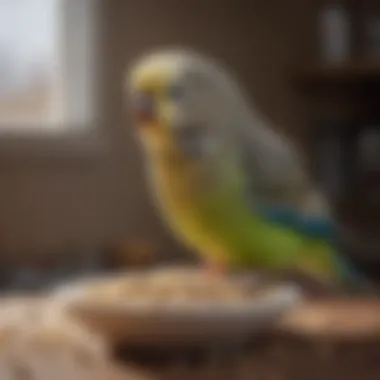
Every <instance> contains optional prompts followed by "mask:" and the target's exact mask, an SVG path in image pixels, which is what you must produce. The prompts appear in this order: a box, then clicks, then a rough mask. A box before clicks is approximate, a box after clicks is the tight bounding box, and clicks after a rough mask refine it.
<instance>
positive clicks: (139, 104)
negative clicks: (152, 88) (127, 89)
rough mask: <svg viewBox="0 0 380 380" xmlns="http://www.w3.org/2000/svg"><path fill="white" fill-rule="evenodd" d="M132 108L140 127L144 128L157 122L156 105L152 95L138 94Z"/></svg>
mask: <svg viewBox="0 0 380 380" xmlns="http://www.w3.org/2000/svg"><path fill="white" fill-rule="evenodd" d="M132 108H133V116H134V119H135V121H136V123H137V125H138V126H141V127H144V126H148V125H152V124H153V123H154V122H155V119H156V115H155V104H154V98H153V95H152V94H149V93H143V92H140V93H138V94H136V96H135V99H134V103H133V107H132Z"/></svg>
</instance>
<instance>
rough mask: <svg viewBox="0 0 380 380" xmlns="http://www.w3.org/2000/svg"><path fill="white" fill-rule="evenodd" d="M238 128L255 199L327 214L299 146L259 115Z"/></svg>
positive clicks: (322, 215)
mask: <svg viewBox="0 0 380 380" xmlns="http://www.w3.org/2000/svg"><path fill="white" fill-rule="evenodd" d="M254 123H255V124H254V125H251V124H248V123H242V125H241V126H240V128H238V135H239V137H238V138H239V142H238V144H239V147H240V149H241V154H242V160H243V164H244V166H245V171H246V173H247V177H248V181H249V186H250V191H252V192H253V194H254V197H255V199H256V201H258V202H263V203H273V204H278V205H280V206H291V207H292V208H296V209H299V210H300V211H303V212H305V213H312V214H315V215H316V216H320V217H324V218H327V217H329V215H330V210H329V206H328V204H327V201H326V199H325V197H324V194H323V193H322V192H321V191H319V189H318V188H317V185H316V183H313V181H312V180H311V178H310V175H309V174H308V172H307V170H306V167H305V162H304V160H303V158H302V157H301V155H300V153H299V151H298V149H297V147H296V146H295V145H294V144H292V143H291V141H290V140H289V139H287V138H286V137H285V136H283V135H282V134H281V133H279V132H277V131H274V130H273V129H272V128H269V127H268V126H267V123H266V124H265V123H264V121H263V119H262V118H259V117H256V118H255V119H254Z"/></svg>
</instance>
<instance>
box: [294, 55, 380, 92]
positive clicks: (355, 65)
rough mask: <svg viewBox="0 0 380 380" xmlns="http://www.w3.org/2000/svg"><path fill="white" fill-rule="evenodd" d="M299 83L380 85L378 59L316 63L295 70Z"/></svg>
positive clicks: (379, 63) (308, 84)
mask: <svg viewBox="0 0 380 380" xmlns="http://www.w3.org/2000/svg"><path fill="white" fill-rule="evenodd" d="M295 79H296V81H297V82H298V83H299V84H301V85H307V86H310V85H323V84H325V85H368V84H370V85H372V84H378V85H380V61H373V62H346V63H342V64H335V65H334V64H329V65H323V64H316V65H310V66H307V67H301V68H299V69H298V70H296V72H295Z"/></svg>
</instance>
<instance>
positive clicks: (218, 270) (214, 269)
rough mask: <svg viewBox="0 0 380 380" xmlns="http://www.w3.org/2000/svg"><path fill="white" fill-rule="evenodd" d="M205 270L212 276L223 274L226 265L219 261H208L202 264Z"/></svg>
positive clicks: (226, 270)
mask: <svg viewBox="0 0 380 380" xmlns="http://www.w3.org/2000/svg"><path fill="white" fill-rule="evenodd" d="M204 269H205V271H206V272H207V273H208V274H210V275H212V276H217V277H220V276H224V275H225V274H226V273H227V272H228V268H227V265H226V264H224V263H221V262H208V263H206V264H205V266H204Z"/></svg>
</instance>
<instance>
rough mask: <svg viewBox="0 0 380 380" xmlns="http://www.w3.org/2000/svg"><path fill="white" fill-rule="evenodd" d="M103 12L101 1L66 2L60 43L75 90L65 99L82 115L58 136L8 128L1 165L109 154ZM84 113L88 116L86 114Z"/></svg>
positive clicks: (0, 136)
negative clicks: (104, 108) (104, 119)
mask: <svg viewBox="0 0 380 380" xmlns="http://www.w3.org/2000/svg"><path fill="white" fill-rule="evenodd" d="M100 6H101V0H62V12H63V20H62V21H63V26H62V27H63V40H62V41H60V42H61V46H62V49H61V57H60V58H61V63H62V70H63V72H64V74H65V75H67V76H69V77H70V80H69V85H65V87H64V91H63V97H65V96H66V100H71V103H70V104H69V105H68V108H70V106H71V107H73V108H75V107H76V106H77V105H78V104H80V105H81V107H82V110H81V111H79V112H77V115H76V117H75V119H74V120H70V121H67V122H65V124H66V127H64V128H62V129H61V130H58V131H57V130H55V131H54V130H52V131H51V132H50V131H49V130H48V129H46V130H45V129H41V130H40V131H39V130H37V129H33V130H30V129H28V128H25V129H21V130H20V128H16V129H15V131H14V132H13V131H12V128H11V126H9V127H7V128H4V131H1V132H0V159H1V158H16V159H20V158H29V157H30V158H49V159H50V158H63V159H66V158H68V159H76V158H91V157H98V156H103V155H104V153H105V152H107V151H108V148H109V146H108V144H107V138H106V136H105V133H104V129H103V127H102V125H101V122H100V119H101V114H100V112H101V109H100V107H99V105H100V102H99V98H100V82H101V75H100V62H101V59H100V58H101V51H100V45H101V44H100V34H99V30H100V29H101V28H100V27H101V25H100V24H101V17H100ZM78 36H79V38H78ZM67 76H66V77H67ZM62 85H63V83H62ZM83 101H84V102H85V103H84V102H83ZM84 107H85V111H86V112H87V115H86V112H83V108H84ZM76 111H78V110H76ZM69 117H70V116H69ZM81 119H82V120H81ZM0 124H1V121H0ZM4 124H5V123H3V125H4Z"/></svg>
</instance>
